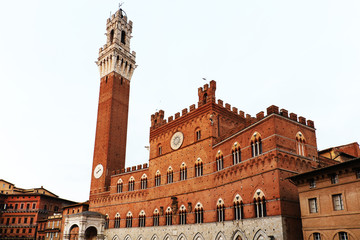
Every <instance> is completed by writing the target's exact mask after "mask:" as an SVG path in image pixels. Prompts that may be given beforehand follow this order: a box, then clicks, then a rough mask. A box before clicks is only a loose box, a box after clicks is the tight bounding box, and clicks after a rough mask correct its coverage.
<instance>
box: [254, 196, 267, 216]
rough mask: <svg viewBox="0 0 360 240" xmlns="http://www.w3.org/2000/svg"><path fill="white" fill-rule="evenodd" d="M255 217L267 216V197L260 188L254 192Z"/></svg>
mask: <svg viewBox="0 0 360 240" xmlns="http://www.w3.org/2000/svg"><path fill="white" fill-rule="evenodd" d="M254 210H255V217H257V218H261V217H266V199H265V195H264V193H263V192H262V191H261V190H260V189H258V190H256V192H255V194H254Z"/></svg>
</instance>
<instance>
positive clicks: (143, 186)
mask: <svg viewBox="0 0 360 240" xmlns="http://www.w3.org/2000/svg"><path fill="white" fill-rule="evenodd" d="M146 188H147V176H146V174H145V173H144V174H143V175H142V177H141V189H146Z"/></svg>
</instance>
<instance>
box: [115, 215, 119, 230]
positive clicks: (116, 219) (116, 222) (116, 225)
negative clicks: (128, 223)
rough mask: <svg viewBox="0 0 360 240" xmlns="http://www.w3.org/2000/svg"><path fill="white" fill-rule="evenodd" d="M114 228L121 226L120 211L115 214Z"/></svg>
mask: <svg viewBox="0 0 360 240" xmlns="http://www.w3.org/2000/svg"><path fill="white" fill-rule="evenodd" d="M114 228H120V214H119V213H116V215H115V221H114Z"/></svg>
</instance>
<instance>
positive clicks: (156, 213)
mask: <svg viewBox="0 0 360 240" xmlns="http://www.w3.org/2000/svg"><path fill="white" fill-rule="evenodd" d="M159 218H160V213H159V210H158V209H157V208H156V209H155V211H154V214H153V226H159Z"/></svg>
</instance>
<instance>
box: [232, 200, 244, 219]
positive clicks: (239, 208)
mask: <svg viewBox="0 0 360 240" xmlns="http://www.w3.org/2000/svg"><path fill="white" fill-rule="evenodd" d="M243 218H244V204H243V200H242V198H241V197H240V195H239V194H236V196H235V198H234V220H240V219H243Z"/></svg>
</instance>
